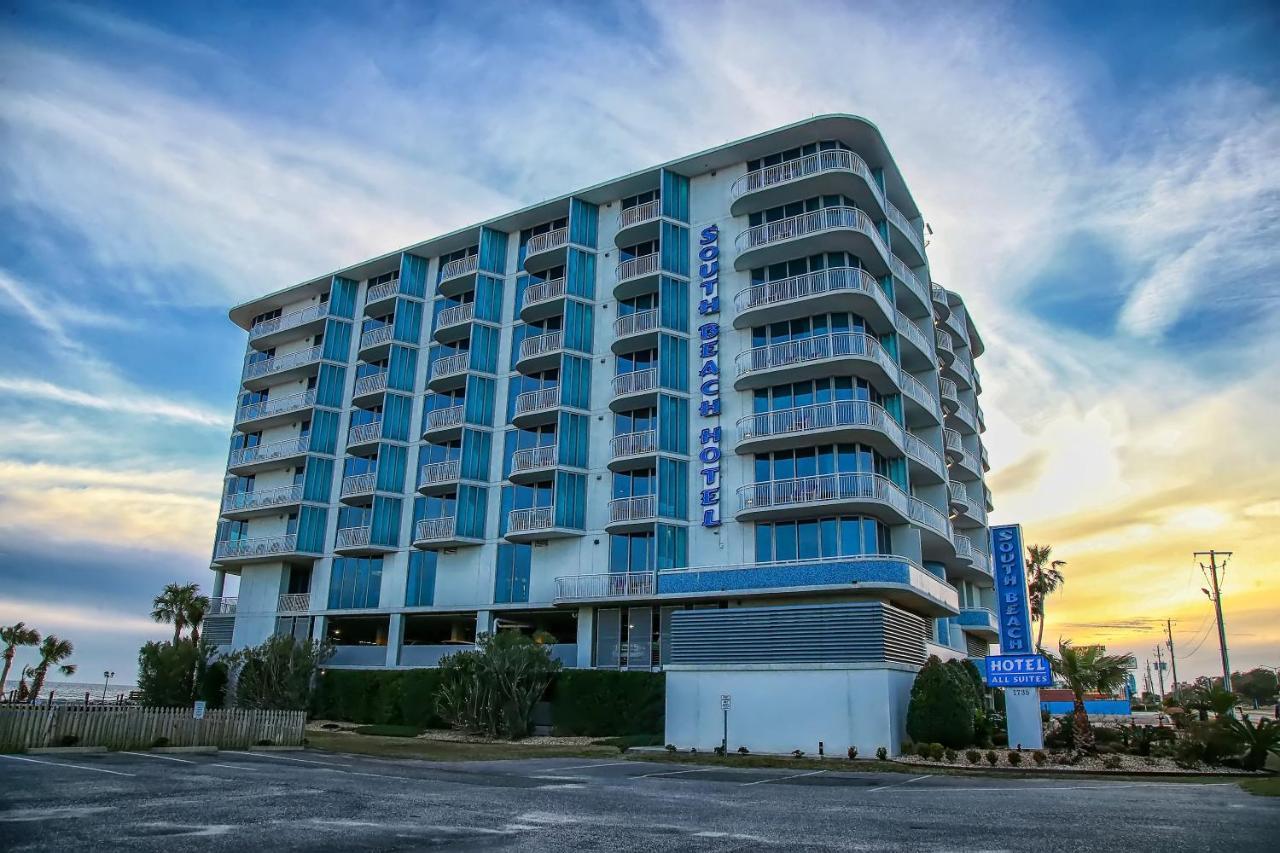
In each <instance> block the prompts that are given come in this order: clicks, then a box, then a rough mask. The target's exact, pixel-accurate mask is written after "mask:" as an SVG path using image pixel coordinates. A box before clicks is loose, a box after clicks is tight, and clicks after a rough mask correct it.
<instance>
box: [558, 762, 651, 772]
mask: <svg viewBox="0 0 1280 853" xmlns="http://www.w3.org/2000/svg"><path fill="white" fill-rule="evenodd" d="M624 764H635V762H634V761H611V762H609V763H608V764H575V765H573V766H572V767H557V768H556V769H557V770H588V769H590V768H592V767H621V766H622V765H624Z"/></svg>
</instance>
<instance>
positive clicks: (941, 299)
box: [929, 281, 951, 320]
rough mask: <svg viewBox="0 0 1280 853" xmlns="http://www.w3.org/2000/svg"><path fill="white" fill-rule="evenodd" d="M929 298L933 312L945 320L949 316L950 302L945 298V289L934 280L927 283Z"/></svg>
mask: <svg viewBox="0 0 1280 853" xmlns="http://www.w3.org/2000/svg"><path fill="white" fill-rule="evenodd" d="M929 299H930V301H931V302H932V303H933V314H934V316H935V317H937V318H939V319H943V320H945V319H946V318H947V317H950V316H951V303H950V302H949V301H948V300H947V289H946V288H945V287H943V286H942V285H940V284H938V283H937V282H936V281H935V282H930V283H929Z"/></svg>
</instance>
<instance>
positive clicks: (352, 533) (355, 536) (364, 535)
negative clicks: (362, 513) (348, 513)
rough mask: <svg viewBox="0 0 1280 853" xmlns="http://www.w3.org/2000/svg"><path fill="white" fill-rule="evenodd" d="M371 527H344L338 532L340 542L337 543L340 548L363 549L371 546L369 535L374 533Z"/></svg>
mask: <svg viewBox="0 0 1280 853" xmlns="http://www.w3.org/2000/svg"><path fill="white" fill-rule="evenodd" d="M372 532H373V531H372V528H369V527H343V528H340V529H339V530H338V540H337V542H336V543H335V544H336V547H338V548H363V547H364V546H366V545H368V544H369V535H370V533H372Z"/></svg>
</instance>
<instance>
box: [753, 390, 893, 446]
mask: <svg viewBox="0 0 1280 853" xmlns="http://www.w3.org/2000/svg"><path fill="white" fill-rule="evenodd" d="M855 426H865V427H870V428H872V429H875V430H877V431H879V432H882V433H884V434H885V435H887V436H889V438H891V439H892V440H893V442H894V443H895V444H897V445H898V446H899V447H901V446H902V440H903V438H902V437H903V432H902V427H900V426H899V425H898V422H897V421H895V420H894V419H893V417H892V416H891V415H890V414H889V413H888V412H886V411H885V410H884V408H883V407H882V406H880V405H879V404H878V403H872V402H870V401H868V400H835V401H832V402H830V403H815V404H813V405H811V406H796V407H794V408H791V409H778V410H775V411H772V412H760V413H759V414H755V415H747V416H745V417H742V418H739V419H738V440H739V441H745V440H746V439H750V438H763V437H767V436H773V435H790V434H793V433H801V432H811V431H813V430H821V429H834V428H836V427H855Z"/></svg>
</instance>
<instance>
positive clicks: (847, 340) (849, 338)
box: [736, 332, 898, 376]
mask: <svg viewBox="0 0 1280 853" xmlns="http://www.w3.org/2000/svg"><path fill="white" fill-rule="evenodd" d="M844 356H857V357H862V358H867V359H870V360H871V361H874V362H876V363H877V364H879V365H880V367H881V368H883V369H884V371H885V372H886V373H888V374H889V375H890V376H895V375H897V373H898V364H897V362H895V361H894V360H893V358H892V357H891V356H890V355H889V354H888V353H887V352H885V351H884V347H882V346H880V342H879V341H878V340H876V339H875V338H874V337H872V336H871V335H865V334H862V333H861V332H831V333H829V334H826V335H814V336H813V337H811V338H798V339H797V340H794V341H787V342H785V343H781V344H768V345H766V346H762V347H754V348H752V349H749V350H747V351H746V352H742V353H739V354H738V357H737V359H736V361H737V365H738V375H739V376H746V375H748V374H751V373H755V372H757V371H761V370H770V369H773V368H776V367H786V366H788V365H792V364H803V363H805V362H808V361H818V360H821V359H826V358H840V357H844Z"/></svg>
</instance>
